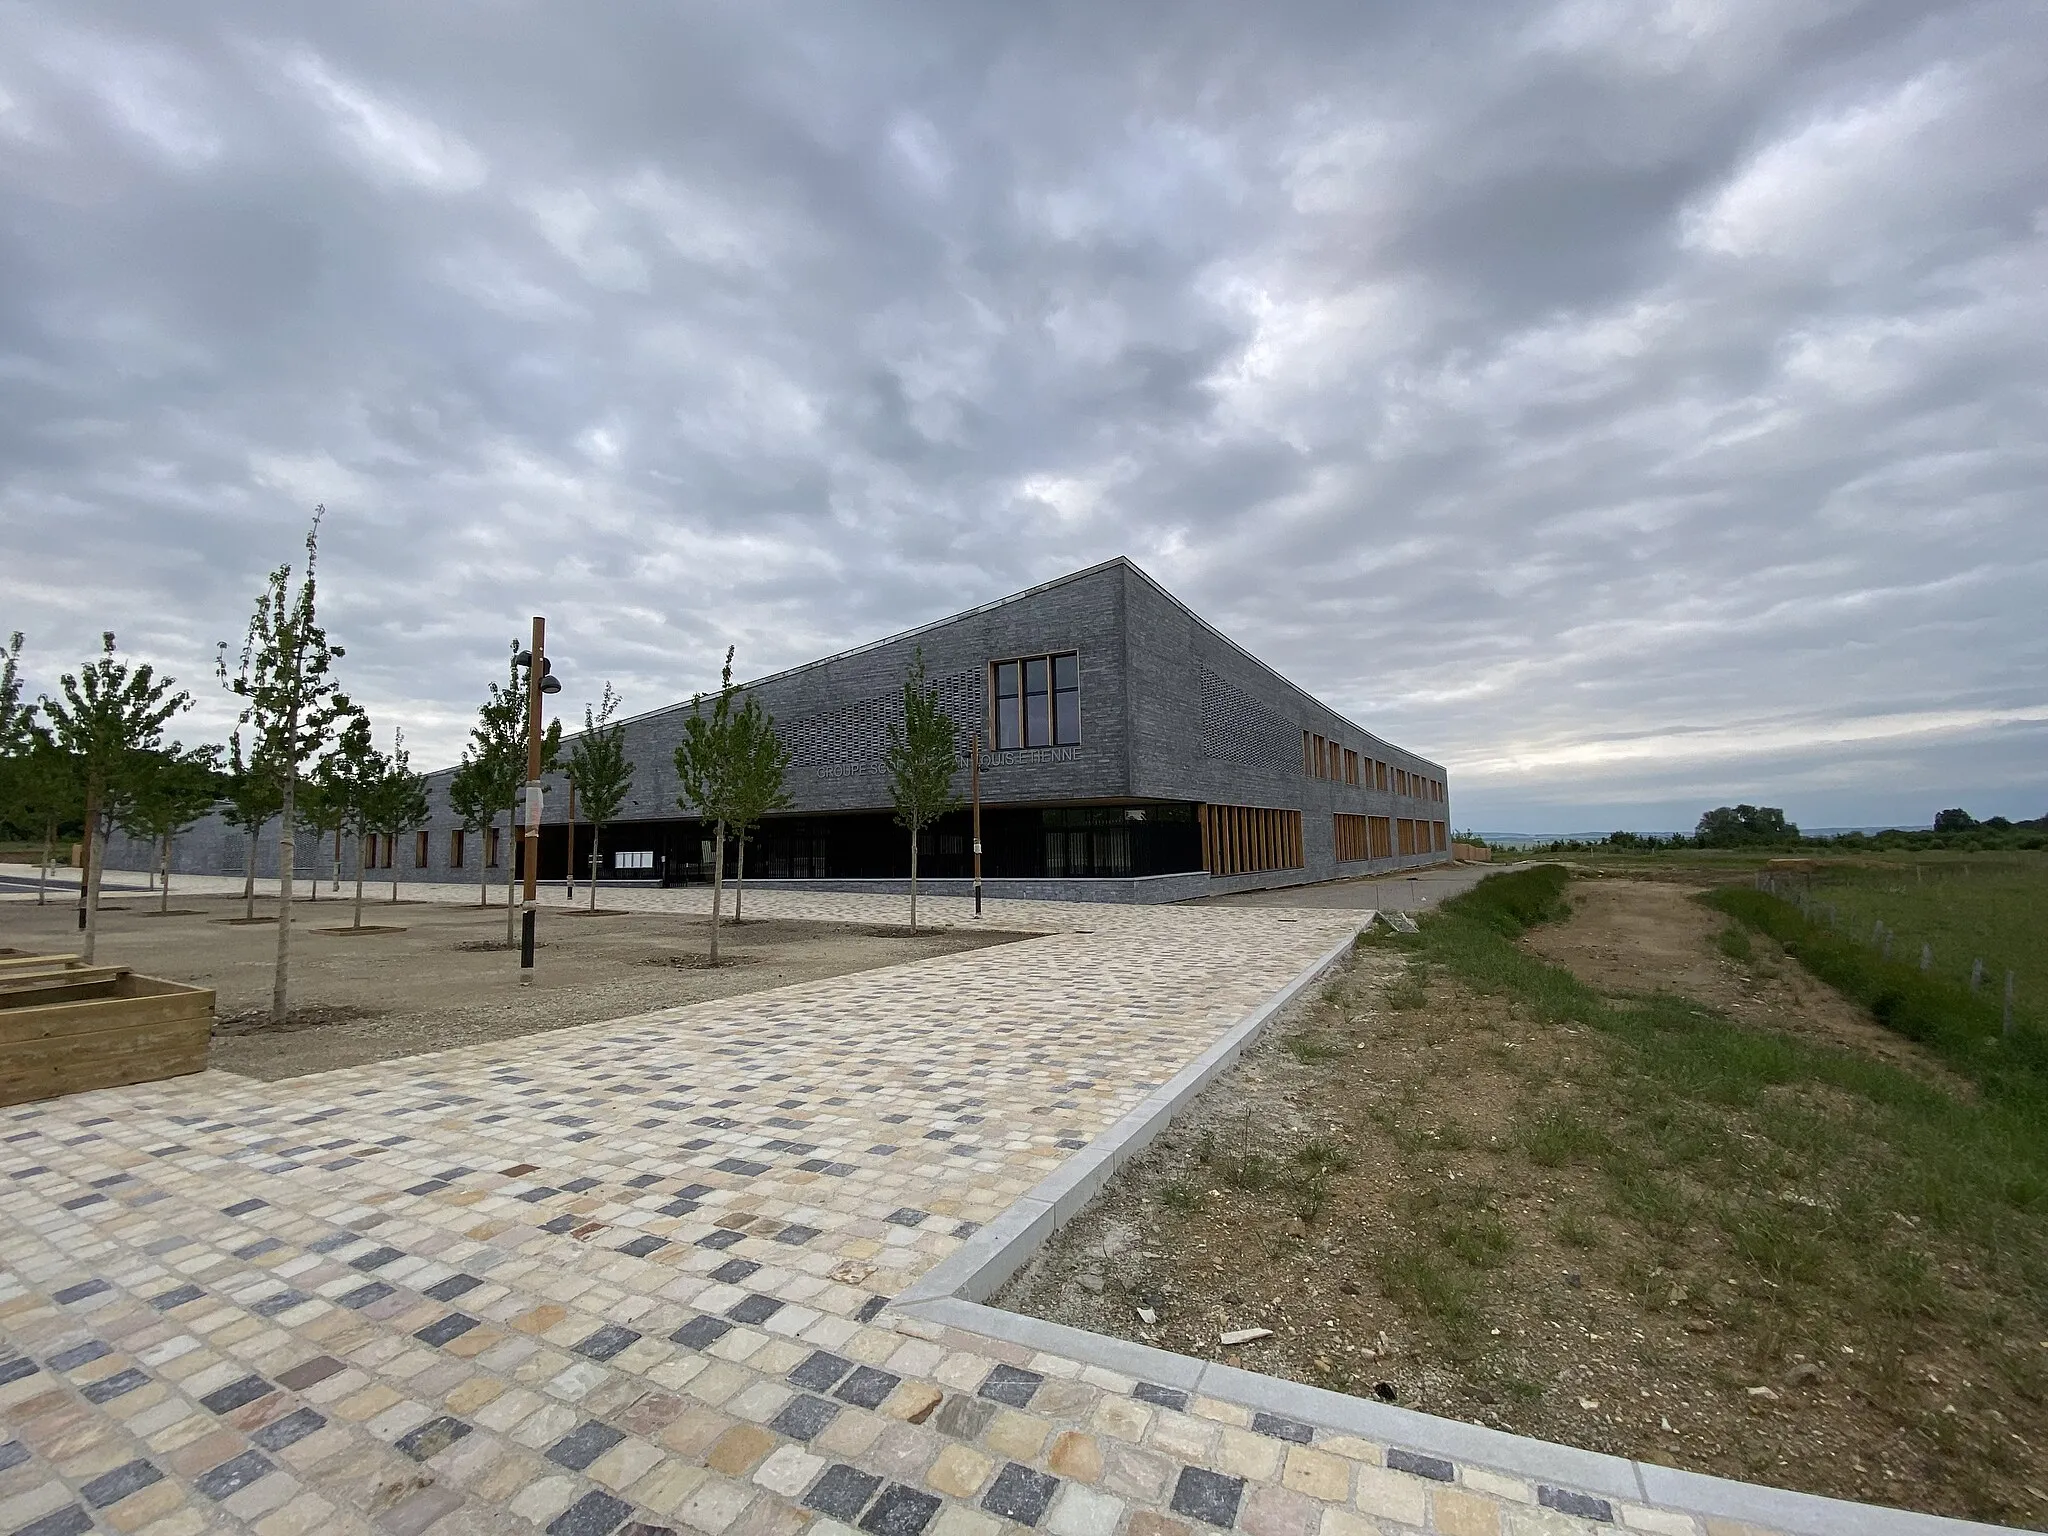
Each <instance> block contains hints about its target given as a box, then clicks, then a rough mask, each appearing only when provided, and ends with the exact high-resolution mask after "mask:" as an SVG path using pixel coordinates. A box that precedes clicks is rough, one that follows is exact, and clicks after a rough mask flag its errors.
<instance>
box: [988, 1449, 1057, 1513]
mask: <svg viewBox="0 0 2048 1536" xmlns="http://www.w3.org/2000/svg"><path fill="white" fill-rule="evenodd" d="M1059 1488H1060V1480H1059V1479H1058V1478H1056V1477H1053V1476H1051V1475H1049V1474H1047V1473H1044V1472H1037V1471H1033V1470H1032V1469H1031V1468H1030V1467H1027V1466H1025V1465H1024V1464H1023V1463H1022V1462H1017V1461H1012V1462H1008V1463H1006V1464H1005V1465H1004V1467H1003V1470H1002V1471H1000V1472H998V1473H997V1474H996V1480H995V1481H994V1482H993V1483H990V1484H989V1488H988V1492H987V1493H984V1494H983V1495H982V1496H981V1507H982V1508H983V1509H985V1510H987V1511H988V1512H989V1513H990V1514H992V1515H1000V1516H1001V1517H1002V1518H1003V1519H1005V1520H1014V1521H1016V1522H1017V1523H1018V1524H1019V1525H1036V1524H1038V1522H1039V1521H1040V1520H1041V1519H1043V1518H1044V1517H1045V1511H1046V1507H1047V1506H1048V1505H1050V1504H1051V1503H1052V1496H1053V1495H1054V1494H1055V1493H1058V1492H1059Z"/></svg>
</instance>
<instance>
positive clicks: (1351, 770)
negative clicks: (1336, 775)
mask: <svg viewBox="0 0 2048 1536" xmlns="http://www.w3.org/2000/svg"><path fill="white" fill-rule="evenodd" d="M1344 782H1345V783H1346V784H1356V783H1357V782H1358V754H1357V753H1356V752H1354V751H1352V750H1351V749H1350V748H1349V747H1346V748H1345V749H1344Z"/></svg>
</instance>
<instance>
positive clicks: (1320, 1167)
mask: <svg viewBox="0 0 2048 1536" xmlns="http://www.w3.org/2000/svg"><path fill="white" fill-rule="evenodd" d="M1293 1162H1294V1166H1295V1167H1297V1168H1303V1169H1307V1170H1308V1171H1309V1172H1311V1173H1342V1172H1343V1171H1344V1170H1345V1169H1347V1168H1349V1167H1350V1166H1351V1154H1350V1153H1349V1152H1347V1151H1345V1149H1344V1146H1343V1143H1341V1142H1339V1141H1337V1140H1336V1139H1335V1138H1334V1137H1330V1136H1317V1137H1314V1138H1312V1139H1310V1140H1308V1141H1305V1142H1303V1143H1302V1144H1301V1145H1300V1146H1298V1147H1296V1148H1295V1149H1294V1157H1293Z"/></svg>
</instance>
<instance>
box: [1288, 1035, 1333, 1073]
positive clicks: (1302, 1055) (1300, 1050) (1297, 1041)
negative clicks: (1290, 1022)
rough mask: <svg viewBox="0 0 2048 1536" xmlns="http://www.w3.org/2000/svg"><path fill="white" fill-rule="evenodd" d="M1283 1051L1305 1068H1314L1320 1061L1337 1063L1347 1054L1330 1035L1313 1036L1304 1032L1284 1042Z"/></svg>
mask: <svg viewBox="0 0 2048 1536" xmlns="http://www.w3.org/2000/svg"><path fill="white" fill-rule="evenodd" d="M1282 1049H1284V1050H1285V1051H1286V1052H1287V1054H1288V1055H1290V1056H1292V1057H1293V1058H1294V1059H1295V1060H1296V1061H1298V1062H1300V1063H1301V1064H1302V1065H1303V1066H1305V1067H1306V1066H1313V1065H1315V1064H1316V1063H1317V1062H1319V1061H1336V1060H1338V1059H1339V1058H1341V1057H1342V1056H1344V1055H1345V1054H1346V1052H1345V1049H1344V1047H1343V1046H1342V1045H1340V1044H1339V1043H1338V1042H1336V1041H1335V1040H1332V1039H1331V1038H1330V1037H1329V1036H1328V1035H1317V1034H1311V1033H1309V1032H1307V1031H1303V1032H1302V1033H1300V1034H1293V1035H1289V1036H1288V1037H1287V1039H1286V1040H1285V1041H1283V1042H1282Z"/></svg>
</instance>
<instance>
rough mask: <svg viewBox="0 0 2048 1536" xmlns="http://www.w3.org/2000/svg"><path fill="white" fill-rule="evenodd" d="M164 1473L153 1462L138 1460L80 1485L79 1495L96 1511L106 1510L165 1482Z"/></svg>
mask: <svg viewBox="0 0 2048 1536" xmlns="http://www.w3.org/2000/svg"><path fill="white" fill-rule="evenodd" d="M163 1477H164V1475H163V1473H162V1472H161V1471H160V1470H159V1469H158V1468H157V1467H156V1466H155V1465H154V1464H153V1463H151V1462H148V1461H144V1460H141V1459H139V1458H138V1459H137V1460H135V1461H131V1462H126V1463H124V1464H123V1465H121V1466H118V1467H116V1468H114V1470H113V1471H111V1472H102V1473H101V1474H100V1475H99V1476H98V1477H95V1478H93V1479H92V1480H91V1481H90V1482H87V1483H82V1484H80V1485H79V1489H78V1491H79V1493H80V1494H82V1495H83V1496H84V1498H85V1502H86V1503H88V1504H90V1505H91V1506H92V1507H93V1508H94V1509H105V1508H106V1507H107V1506H108V1505H109V1504H118V1503H120V1501H121V1500H123V1499H125V1498H127V1497H128V1495H129V1494H131V1493H135V1492H138V1491H139V1490H141V1489H144V1488H147V1487H148V1486H149V1485H150V1484H151V1483H160V1482H162V1481H163Z"/></svg>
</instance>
